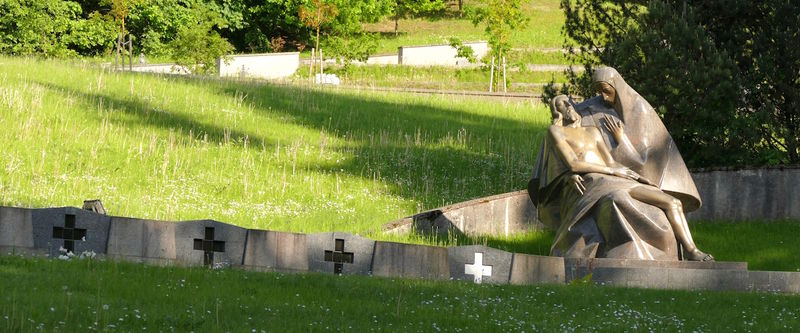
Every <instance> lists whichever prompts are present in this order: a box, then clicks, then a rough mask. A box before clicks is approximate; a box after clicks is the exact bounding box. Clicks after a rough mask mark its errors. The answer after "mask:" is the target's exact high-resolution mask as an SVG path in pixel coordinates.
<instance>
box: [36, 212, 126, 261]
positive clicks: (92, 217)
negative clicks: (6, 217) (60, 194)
mask: <svg viewBox="0 0 800 333" xmlns="http://www.w3.org/2000/svg"><path fill="white" fill-rule="evenodd" d="M31 222H32V225H33V245H34V247H35V248H38V249H44V250H45V251H46V252H47V254H49V255H50V256H58V255H60V254H61V253H60V252H59V249H60V248H62V247H63V248H65V249H67V250H70V251H71V252H73V253H75V254H80V253H82V252H84V251H94V252H95V253H97V254H105V253H106V248H107V246H108V231H109V226H110V225H111V218H110V217H108V216H106V215H101V214H97V213H93V212H90V211H87V210H83V209H80V208H75V207H60V208H46V209H34V210H33V211H32V212H31Z"/></svg>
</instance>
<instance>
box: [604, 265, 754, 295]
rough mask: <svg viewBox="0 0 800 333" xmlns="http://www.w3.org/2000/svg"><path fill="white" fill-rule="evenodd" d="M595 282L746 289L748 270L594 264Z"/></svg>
mask: <svg viewBox="0 0 800 333" xmlns="http://www.w3.org/2000/svg"><path fill="white" fill-rule="evenodd" d="M591 273H592V279H591V280H592V282H593V283H596V284H600V285H610V286H619V287H629V288H647V289H683V290H728V291H744V290H747V283H746V282H747V274H748V273H747V271H744V270H725V269H716V270H715V269H692V268H664V267H595V268H594V269H593V270H592V271H591Z"/></svg>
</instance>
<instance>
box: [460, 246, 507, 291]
mask: <svg viewBox="0 0 800 333" xmlns="http://www.w3.org/2000/svg"><path fill="white" fill-rule="evenodd" d="M513 256H514V255H513V254H511V253H510V252H506V251H501V250H498V249H493V248H490V247H486V246H482V245H469V246H457V247H451V248H448V249H447V257H448V262H449V264H450V278H452V279H455V280H466V281H473V282H475V283H483V282H488V283H508V282H509V278H510V276H511V261H512V258H513Z"/></svg>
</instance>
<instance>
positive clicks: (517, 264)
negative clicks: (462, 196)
mask: <svg viewBox="0 0 800 333" xmlns="http://www.w3.org/2000/svg"><path fill="white" fill-rule="evenodd" d="M0 250H1V251H3V253H23V254H40V255H48V256H52V257H58V256H61V255H63V254H64V253H65V252H72V253H75V254H81V253H85V252H91V253H94V254H97V255H99V256H100V257H107V258H110V259H119V260H133V261H138V262H145V263H151V264H162V265H196V266H199V265H205V266H210V267H212V266H213V267H227V266H233V267H240V268H244V269H252V270H263V271H287V272H306V271H311V272H320V273H329V274H362V275H376V276H384V277H403V278H424V279H442V280H446V279H450V280H462V281H471V282H474V283H495V284H505V283H512V284H534V283H553V284H563V283H569V282H570V281H573V280H576V279H587V278H586V277H587V275H589V274H591V281H593V282H594V283H599V284H607V285H616V286H627V287H641V288H659V289H706V290H741V291H750V290H754V291H778V292H789V293H800V272H758V271H748V270H747V265H746V263H726V262H712V263H701V262H677V261H676V262H665V261H644V260H617V259H591V260H585V259H583V260H581V259H574V258H566V259H565V258H560V257H548V256H536V255H528V254H519V253H510V252H506V251H502V250H498V249H494V248H489V247H486V246H481V245H470V246H457V247H450V248H443V247H435V246H424V245H414V244H402V243H393V242H383V241H375V240H371V239H367V238H363V237H360V236H357V235H352V234H349V233H341V232H328V233H318V234H308V235H307V234H298V233H287V232H277V231H268V230H248V229H244V228H240V227H237V226H233V225H229V224H225V223H222V222H218V221H213V220H199V221H186V222H163V221H153V220H143V219H134V218H125V217H111V216H106V215H102V214H97V213H94V212H90V211H87V210H83V209H78V208H74V207H61V208H47V209H22V208H13V207H0Z"/></svg>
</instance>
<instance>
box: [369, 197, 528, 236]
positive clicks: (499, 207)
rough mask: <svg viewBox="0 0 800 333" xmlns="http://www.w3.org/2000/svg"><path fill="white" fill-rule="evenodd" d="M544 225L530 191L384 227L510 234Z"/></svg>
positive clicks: (398, 230)
mask: <svg viewBox="0 0 800 333" xmlns="http://www.w3.org/2000/svg"><path fill="white" fill-rule="evenodd" d="M543 227H544V226H543V225H542V224H541V223H540V222H539V221H538V220H537V219H536V207H534V206H533V203H532V202H531V199H530V197H529V196H528V191H526V190H522V191H517V192H510V193H503V194H499V195H494V196H490V197H485V198H480V199H475V200H470V201H464V202H460V203H457V204H453V205H450V206H445V207H442V208H438V209H434V210H430V211H426V212H422V213H419V214H417V215H414V216H410V217H406V218H403V219H399V220H397V221H394V222H391V223H388V224H386V225H384V227H383V228H384V230H387V231H390V232H396V233H406V232H410V231H412V230H415V231H417V232H420V233H423V234H437V235H440V236H447V235H448V234H450V233H453V232H456V233H465V234H470V235H506V236H508V235H511V234H515V233H519V232H525V231H529V230H535V229H540V228H543Z"/></svg>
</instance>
